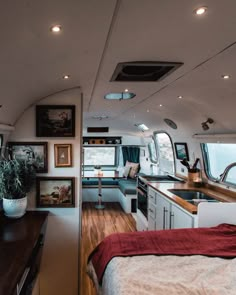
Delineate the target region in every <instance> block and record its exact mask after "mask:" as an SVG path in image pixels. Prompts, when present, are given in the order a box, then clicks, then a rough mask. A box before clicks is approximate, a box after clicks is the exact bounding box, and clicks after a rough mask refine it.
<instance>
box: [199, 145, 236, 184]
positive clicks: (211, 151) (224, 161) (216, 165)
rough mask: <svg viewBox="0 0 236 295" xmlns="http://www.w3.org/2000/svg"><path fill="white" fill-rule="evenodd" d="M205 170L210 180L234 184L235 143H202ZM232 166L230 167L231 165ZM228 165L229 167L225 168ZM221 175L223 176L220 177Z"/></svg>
mask: <svg viewBox="0 0 236 295" xmlns="http://www.w3.org/2000/svg"><path fill="white" fill-rule="evenodd" d="M201 148H202V153H203V158H204V163H205V172H206V174H207V176H208V178H209V179H210V180H213V181H215V182H219V183H223V184H226V185H227V186H232V187H235V186H236V167H235V166H236V165H235V166H234V165H233V164H234V163H235V164H236V153H235V150H236V144H235V143H202V144H201ZM231 166H232V167H231ZM227 167H229V169H226V168H227ZM222 175H223V176H224V177H222Z"/></svg>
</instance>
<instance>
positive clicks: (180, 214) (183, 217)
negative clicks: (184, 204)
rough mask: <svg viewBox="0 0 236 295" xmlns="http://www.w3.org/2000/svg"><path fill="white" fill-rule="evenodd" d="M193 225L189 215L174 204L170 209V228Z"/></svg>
mask: <svg viewBox="0 0 236 295" xmlns="http://www.w3.org/2000/svg"><path fill="white" fill-rule="evenodd" d="M191 227H194V220H193V217H192V216H191V215H189V214H188V213H186V212H184V211H183V210H181V209H180V208H179V207H177V206H175V205H174V204H172V205H171V211H170V228H191Z"/></svg>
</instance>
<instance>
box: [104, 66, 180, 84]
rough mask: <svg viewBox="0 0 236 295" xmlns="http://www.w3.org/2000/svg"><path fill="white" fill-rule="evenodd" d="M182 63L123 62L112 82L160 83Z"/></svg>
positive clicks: (116, 70) (115, 72)
mask: <svg viewBox="0 0 236 295" xmlns="http://www.w3.org/2000/svg"><path fill="white" fill-rule="evenodd" d="M182 64H183V63H181V62H152V61H149V62H146V61H139V62H135V61H134V62H123V63H118V64H117V66H116V69H115V71H114V74H113V75H112V77H111V80H110V81H119V82H123V81H124V82H127V81H131V82H132V81H133V82H152V81H159V80H161V79H163V78H164V77H166V76H167V75H169V74H170V73H172V72H173V71H175V70H176V69H177V68H178V67H180V66H181V65H182Z"/></svg>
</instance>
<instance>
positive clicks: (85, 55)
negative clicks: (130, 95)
mask: <svg viewBox="0 0 236 295" xmlns="http://www.w3.org/2000/svg"><path fill="white" fill-rule="evenodd" d="M200 6H207V7H208V10H207V13H206V14H205V15H203V16H198V17H197V16H196V15H194V13H193V11H194V9H196V8H197V7H200ZM54 24H60V25H61V26H62V32H61V33H59V34H57V35H55V34H54V35H53V34H52V33H51V32H50V30H49V28H50V27H51V26H52V25H54ZM235 30H236V1H235V0H227V1H222V0H205V1H197V0H195V1H194V0H181V1H174V0H165V1H163V0H120V1H119V0H118V1H115V0H99V1H97V0H57V1H56V0H50V1H48V0H40V1H38V0H21V1H19V0H9V1H1V3H0V38H1V47H0V53H1V54H0V69H1V71H0V104H2V108H1V109H0V123H2V124H12V125H14V122H15V121H16V120H17V119H18V118H19V116H20V114H21V113H22V112H23V111H24V109H26V108H27V107H28V106H29V105H31V104H33V103H36V102H37V101H38V100H40V99H41V98H43V97H45V96H47V95H49V94H52V93H55V92H58V91H62V90H64V89H69V88H73V87H77V86H80V87H81V90H82V92H83V96H84V128H85V129H86V127H87V126H110V131H111V132H112V133H115V132H117V133H119V132H120V133H122V132H123V133H124V132H125V133H130V134H134V133H135V132H139V131H138V130H137V128H136V127H134V124H135V123H145V124H146V125H147V126H149V127H150V128H151V130H150V132H152V131H153V130H158V129H161V130H163V129H165V130H166V131H168V130H169V129H170V127H168V126H167V125H166V124H165V123H164V121H163V119H164V118H169V119H172V120H174V121H175V122H176V124H177V125H178V130H177V131H176V132H179V133H186V132H189V133H190V134H194V133H203V130H202V128H201V122H203V121H206V120H207V118H209V117H211V118H213V119H214V121H215V123H213V124H212V125H211V126H210V130H209V131H205V132H206V133H207V132H209V133H212V132H215V133H219V132H224V133H231V132H236V120H235V109H236V83H235V79H236V78H235V77H236V67H235V61H236V44H234V42H236V33H235ZM129 61H175V62H182V63H184V64H183V66H181V67H180V68H179V69H177V70H176V71H175V72H173V73H172V74H170V75H169V76H167V77H166V78H164V79H163V80H161V81H159V82H129V83H126V82H110V79H111V76H112V74H113V72H114V70H115V67H116V65H117V63H119V62H129ZM225 73H227V74H229V75H230V76H231V79H229V80H223V79H222V78H221V75H222V74H225ZM64 74H69V75H70V79H69V80H63V79H62V76H63V75H64ZM125 88H128V89H129V91H131V92H135V93H136V97H135V98H134V99H132V100H129V101H106V100H104V95H105V94H106V93H109V92H122V91H124V89H125ZM179 95H182V96H183V98H182V99H178V98H177V97H178V96H179ZM65 103H66V102H65ZM160 104H162V105H163V106H162V107H160V106H159V105H160ZM147 110H149V112H147ZM94 115H97V116H101V115H107V116H109V119H104V120H95V119H93V118H92V116H94ZM150 132H147V134H148V133H150Z"/></svg>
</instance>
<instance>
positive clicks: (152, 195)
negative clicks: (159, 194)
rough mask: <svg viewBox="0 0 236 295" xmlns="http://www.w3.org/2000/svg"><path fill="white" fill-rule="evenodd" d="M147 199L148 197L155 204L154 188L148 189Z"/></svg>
mask: <svg viewBox="0 0 236 295" xmlns="http://www.w3.org/2000/svg"><path fill="white" fill-rule="evenodd" d="M148 199H149V202H152V203H153V204H156V192H155V191H154V190H152V189H149V193H148Z"/></svg>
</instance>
